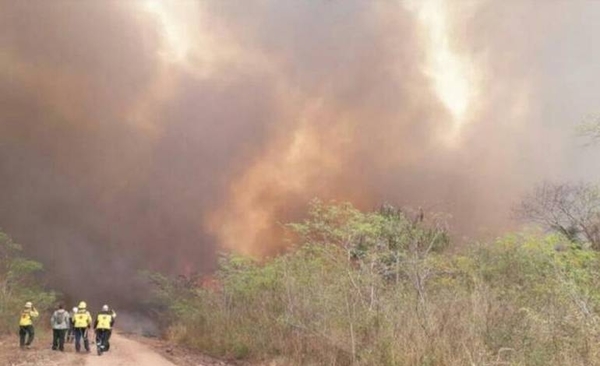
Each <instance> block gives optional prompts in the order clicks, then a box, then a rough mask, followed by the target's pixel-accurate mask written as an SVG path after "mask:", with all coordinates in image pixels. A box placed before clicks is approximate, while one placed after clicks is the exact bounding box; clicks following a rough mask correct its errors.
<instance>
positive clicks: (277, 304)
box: [150, 202, 600, 366]
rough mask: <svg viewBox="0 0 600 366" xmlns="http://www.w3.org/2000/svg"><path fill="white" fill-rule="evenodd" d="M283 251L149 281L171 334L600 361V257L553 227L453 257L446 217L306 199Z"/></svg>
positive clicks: (239, 351)
mask: <svg viewBox="0 0 600 366" xmlns="http://www.w3.org/2000/svg"><path fill="white" fill-rule="evenodd" d="M288 228H289V229H290V231H291V233H292V241H293V243H294V245H293V249H292V250H290V251H289V252H288V253H287V254H285V255H281V256H278V257H275V258H272V259H268V260H264V261H262V262H258V261H256V260H253V259H251V258H247V257H242V256H237V255H231V256H226V257H224V258H222V260H221V262H220V267H219V270H218V272H217V274H216V278H215V280H214V281H213V282H212V283H210V284H209V285H208V286H207V285H204V286H202V285H200V284H199V283H200V282H199V281H197V280H196V279H194V278H191V279H190V278H179V279H168V278H166V277H163V276H160V275H152V276H151V277H150V278H151V280H152V282H153V284H154V286H155V287H154V288H155V296H154V300H153V305H154V308H155V309H157V310H158V311H162V312H163V315H165V316H169V317H170V319H171V321H172V322H171V323H170V327H169V328H168V335H169V336H170V337H171V338H172V339H174V340H176V341H177V342H179V343H182V344H185V345H187V346H189V347H193V348H196V349H199V350H202V351H204V352H208V353H210V354H213V355H218V356H229V357H237V358H246V359H253V360H269V361H274V362H275V363H277V364H281V365H284V364H285V365H289V364H295V365H317V364H319V365H422V366H434V365H436V366H437V365H439V366H441V365H540V366H542V365H596V364H600V354H599V353H600V345H599V344H598V339H599V337H600V328H599V318H598V316H597V310H598V306H599V305H600V293H599V291H598V288H599V287H598V285H599V281H600V280H599V278H600V277H599V272H600V257H599V255H598V253H597V252H595V251H592V250H589V249H585V247H582V246H581V245H574V244H572V243H571V242H569V241H568V240H567V239H565V238H564V237H563V236H560V235H551V236H545V237H544V236H539V235H528V234H514V235H508V236H505V237H503V238H500V239H498V240H497V241H495V242H493V243H481V244H473V245H471V246H470V247H468V248H465V249H463V250H461V251H460V252H459V251H457V250H453V251H452V252H450V251H449V250H448V249H447V248H449V247H450V244H451V243H450V240H449V238H448V235H447V233H446V228H445V226H444V225H443V221H442V220H440V219H437V218H432V219H426V218H423V215H422V214H419V213H418V214H416V215H409V214H407V213H405V212H403V211H400V210H396V209H394V208H392V207H384V208H382V209H381V210H379V211H377V212H367V213H363V212H360V211H358V210H356V209H355V208H353V207H352V206H351V205H349V204H330V205H325V204H322V203H320V202H314V203H313V204H312V206H311V209H310V212H309V215H308V219H307V220H306V221H304V222H300V223H295V224H291V225H288Z"/></svg>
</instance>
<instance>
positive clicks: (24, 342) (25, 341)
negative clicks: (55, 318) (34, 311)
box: [19, 325, 35, 347]
mask: <svg viewBox="0 0 600 366" xmlns="http://www.w3.org/2000/svg"><path fill="white" fill-rule="evenodd" d="M34 337H35V329H33V325H25V326H21V327H19V344H20V345H21V347H24V346H29V345H30V344H31V342H33V338H34Z"/></svg>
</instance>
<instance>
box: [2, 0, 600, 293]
mask: <svg viewBox="0 0 600 366" xmlns="http://www.w3.org/2000/svg"><path fill="white" fill-rule="evenodd" d="M598 19H600V2H598V1H577V0H564V1H563V0H552V1H534V0H531V1H527V0H518V1H517V0H513V1H510V0H509V1H492V0H488V1H470V0H448V1H443V0H423V1H394V0H381V1H362V0H345V1H340V0H314V1H298V0H294V1H292V0H289V1H286V0H263V1H217V0H215V1H184V0H180V1H175V0H174V1H152V0H148V1H141V0H140V1H133V0H132V1H112V2H111V1H95V2H93V1H60V0H57V1H0V178H1V180H0V202H1V205H0V227H2V228H3V229H4V230H5V231H7V232H8V233H9V234H11V235H12V236H14V237H15V238H16V239H17V240H18V241H20V242H22V243H24V244H25V246H26V248H27V249H28V251H29V253H31V254H32V255H34V256H35V257H36V258H39V259H41V260H42V261H43V262H44V263H46V265H47V266H48V267H49V269H50V271H51V272H52V273H53V279H54V281H58V282H59V283H61V284H62V286H64V288H65V291H66V292H67V293H72V292H74V291H81V290H82V289H83V288H89V286H88V285H90V286H93V287H96V288H98V289H106V288H110V286H113V285H114V283H115V280H117V279H121V278H129V277H130V276H131V274H132V273H135V270H136V269H137V268H147V267H149V268H152V269H158V270H165V271H170V272H174V273H182V272H183V273H187V272H190V271H194V270H197V269H204V270H205V269H207V268H211V266H212V264H213V263H214V257H215V252H216V251H217V250H221V249H224V250H237V251H240V252H243V253H250V254H255V255H261V254H265V253H272V252H273V251H274V250H277V249H278V248H280V247H281V240H279V235H280V234H281V232H280V229H279V226H278V222H285V221H288V220H291V219H296V218H298V217H300V216H301V214H302V212H303V210H304V208H305V205H306V203H307V202H308V201H309V200H310V199H312V198H313V197H320V198H322V199H325V200H328V199H337V200H349V201H351V202H353V203H355V204H356V205H357V206H359V207H361V208H367V209H368V208H373V207H376V206H377V205H379V204H381V203H383V202H390V203H394V204H399V205H409V206H413V207H418V206H422V207H425V208H426V209H428V210H431V211H438V212H439V211H442V212H447V213H449V214H451V215H452V219H451V225H452V227H453V228H454V231H455V233H457V234H458V235H467V236H471V237H476V236H478V235H483V234H486V233H487V234H490V233H491V234H497V233H500V232H501V231H503V230H506V229H509V228H512V227H514V223H511V222H510V220H509V217H508V213H509V210H510V207H511V205H513V204H514V203H515V202H517V201H518V200H519V197H520V196H521V195H522V194H523V192H525V191H527V190H528V189H530V188H531V187H532V186H533V185H534V184H535V183H536V182H539V181H542V180H548V179H549V180H565V179H573V180H592V179H600V171H599V170H598V163H597V162H598V161H599V160H598V159H599V158H600V148H595V149H593V148H589V147H588V148H586V147H583V146H582V145H583V142H582V141H581V140H580V139H578V138H577V137H576V134H575V126H576V125H577V123H579V122H580V121H582V120H583V119H584V118H585V117H586V116H588V115H590V114H594V113H600V104H599V101H598V90H600V43H599V42H598V40H597V35H598V34H600V25H599V24H600V23H599V22H598ZM73 263H77V265H76V266H75V267H74V266H73ZM75 268H76V269H75ZM99 274H100V275H99ZM81 278H86V279H89V280H86V281H90V282H86V285H85V286H83V285H82V281H81ZM116 282H117V283H119V286H120V288H123V289H128V288H129V287H128V286H129V285H130V284H131V283H130V282H128V281H116ZM88 291H91V292H90V294H93V292H94V291H95V290H88Z"/></svg>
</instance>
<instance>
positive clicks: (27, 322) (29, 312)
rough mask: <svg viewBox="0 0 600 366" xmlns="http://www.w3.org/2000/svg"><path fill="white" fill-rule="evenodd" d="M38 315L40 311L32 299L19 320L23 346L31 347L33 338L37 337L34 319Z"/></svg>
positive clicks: (20, 342)
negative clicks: (34, 305)
mask: <svg viewBox="0 0 600 366" xmlns="http://www.w3.org/2000/svg"><path fill="white" fill-rule="evenodd" d="M38 316H40V313H38V311H37V310H36V309H35V307H33V304H32V303H31V302H30V301H27V302H26V303H25V308H24V309H23V311H22V312H21V318H20V320H19V345H20V346H21V348H25V347H29V346H30V345H31V342H33V338H34V337H35V329H34V328H33V319H35V318H37V317H38Z"/></svg>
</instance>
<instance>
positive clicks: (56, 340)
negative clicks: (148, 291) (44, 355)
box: [19, 301, 117, 355]
mask: <svg viewBox="0 0 600 366" xmlns="http://www.w3.org/2000/svg"><path fill="white" fill-rule="evenodd" d="M39 315H40V314H39V312H38V311H37V310H36V308H35V307H34V306H33V304H32V303H31V302H29V301H28V302H27V303H25V307H24V308H23V311H22V312H21V318H20V321H19V341H20V346H21V348H26V347H29V345H31V342H33V338H34V336H35V330H34V327H33V320H34V319H35V318H37V317H38V316H39ZM116 317H117V313H115V311H114V310H112V309H110V308H109V307H108V305H104V306H102V310H101V311H100V312H99V313H98V314H97V315H96V320H95V321H94V320H93V319H92V315H91V314H90V312H89V311H88V310H87V304H86V303H85V301H81V302H80V303H79V305H78V306H77V307H75V308H73V311H72V312H71V313H69V312H68V311H67V310H65V309H64V306H63V305H62V304H59V305H58V309H56V311H54V313H53V314H52V317H51V318H50V325H51V326H52V349H53V350H55V351H56V350H58V351H64V347H65V339H66V341H67V342H68V343H70V342H73V341H75V351H77V352H80V351H81V343H83V347H84V349H85V351H86V352H89V351H90V342H89V339H88V333H89V331H90V329H92V328H93V329H94V332H95V335H96V347H97V350H98V354H99V355H101V354H102V353H103V352H106V351H108V350H109V349H110V343H109V340H110V336H111V333H112V328H113V326H114V324H115V319H116Z"/></svg>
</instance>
